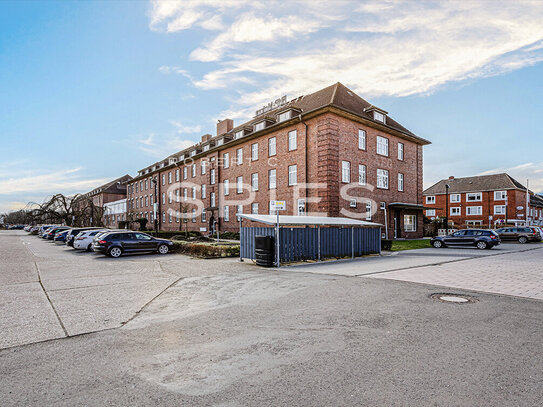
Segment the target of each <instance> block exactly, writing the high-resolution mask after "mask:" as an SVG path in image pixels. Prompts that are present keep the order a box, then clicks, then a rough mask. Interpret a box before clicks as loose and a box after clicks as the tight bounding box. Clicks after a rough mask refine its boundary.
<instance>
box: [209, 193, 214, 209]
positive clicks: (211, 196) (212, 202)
mask: <svg viewBox="0 0 543 407" xmlns="http://www.w3.org/2000/svg"><path fill="white" fill-rule="evenodd" d="M210 201H211V206H212V207H215V192H212V193H211V194H210Z"/></svg>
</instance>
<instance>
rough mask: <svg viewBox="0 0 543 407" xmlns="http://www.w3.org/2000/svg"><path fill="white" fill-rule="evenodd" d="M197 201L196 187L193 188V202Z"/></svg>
mask: <svg viewBox="0 0 543 407" xmlns="http://www.w3.org/2000/svg"><path fill="white" fill-rule="evenodd" d="M195 199H196V187H192V200H195Z"/></svg>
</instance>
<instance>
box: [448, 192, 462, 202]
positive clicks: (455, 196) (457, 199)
mask: <svg viewBox="0 0 543 407" xmlns="http://www.w3.org/2000/svg"><path fill="white" fill-rule="evenodd" d="M450 201H451V202H460V194H452V195H451V199H450Z"/></svg>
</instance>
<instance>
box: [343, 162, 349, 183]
mask: <svg viewBox="0 0 543 407" xmlns="http://www.w3.org/2000/svg"><path fill="white" fill-rule="evenodd" d="M341 182H343V183H344V184H348V183H350V182H351V163H350V162H349V161H342V162H341Z"/></svg>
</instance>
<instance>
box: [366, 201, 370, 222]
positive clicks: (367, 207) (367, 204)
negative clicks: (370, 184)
mask: <svg viewBox="0 0 543 407" xmlns="http://www.w3.org/2000/svg"><path fill="white" fill-rule="evenodd" d="M366 220H371V201H366Z"/></svg>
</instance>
